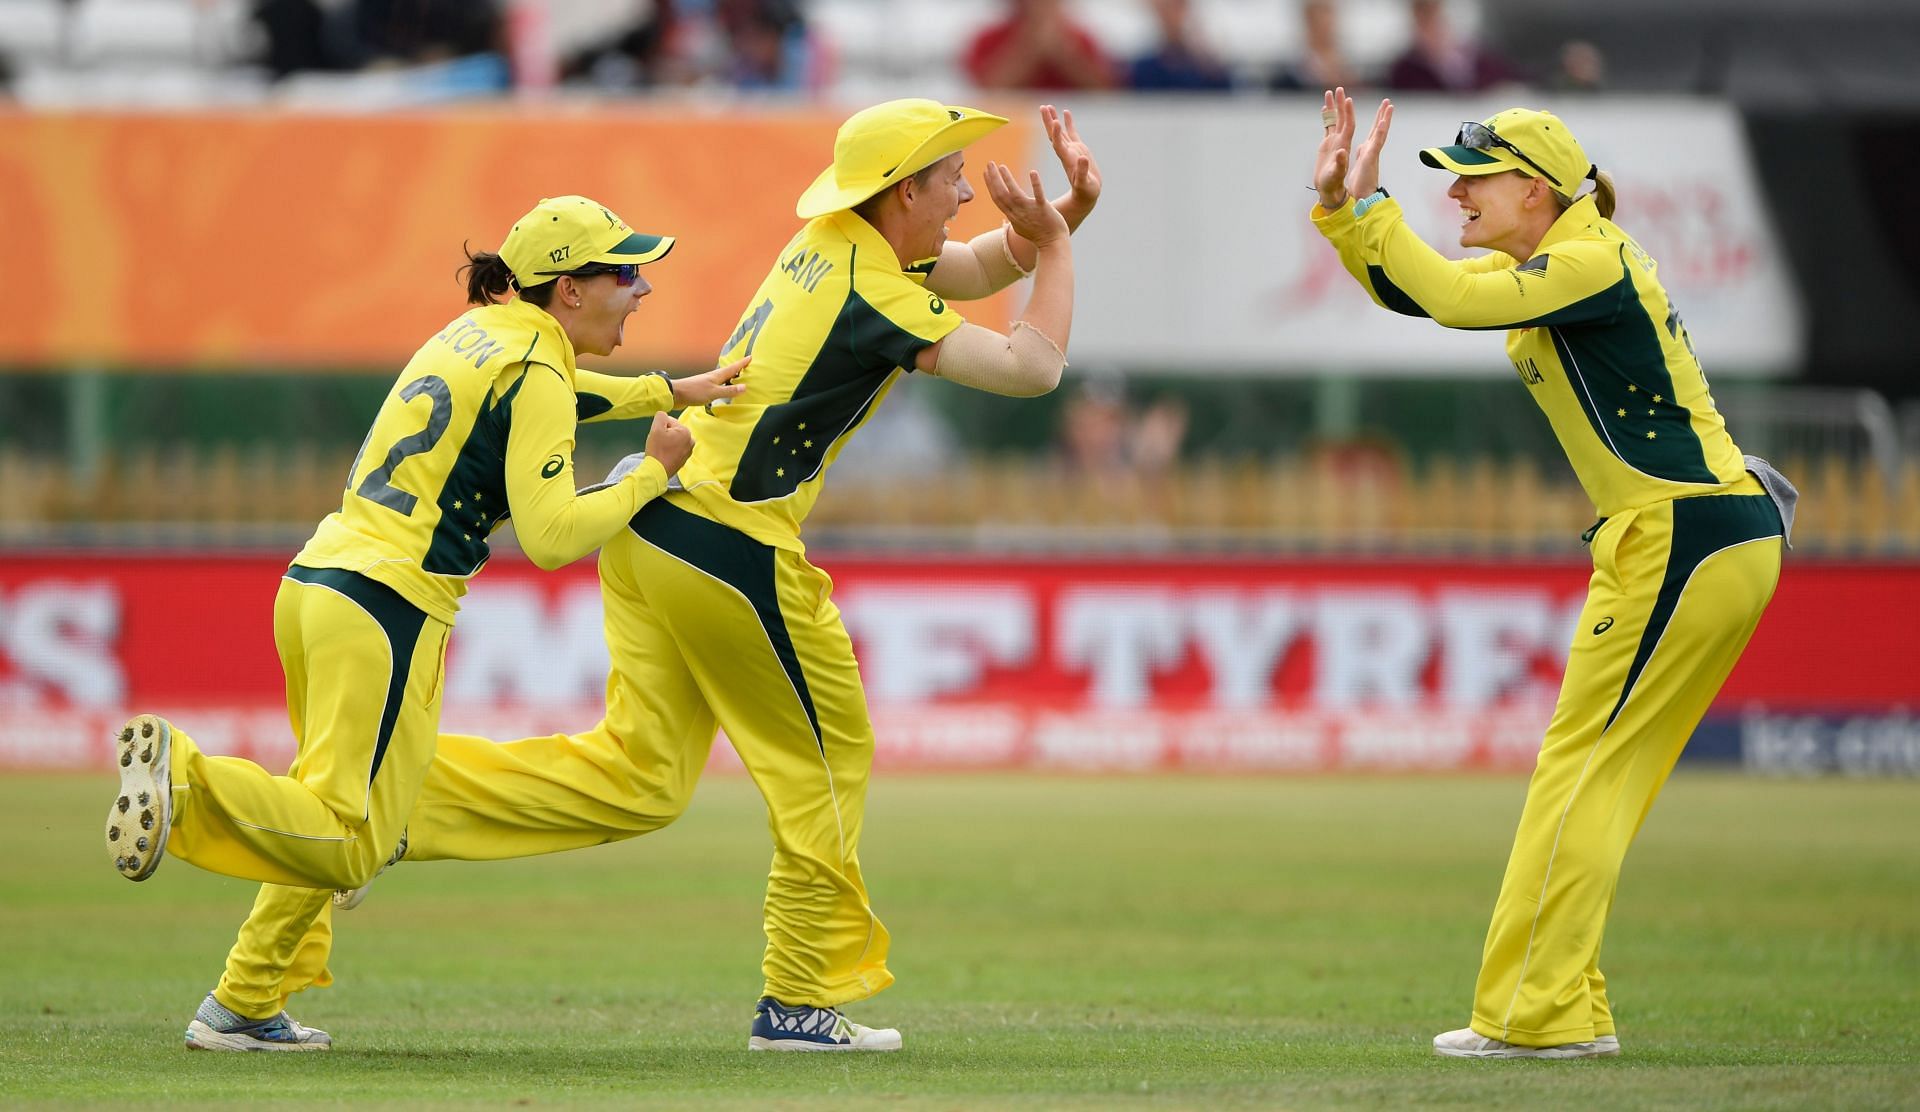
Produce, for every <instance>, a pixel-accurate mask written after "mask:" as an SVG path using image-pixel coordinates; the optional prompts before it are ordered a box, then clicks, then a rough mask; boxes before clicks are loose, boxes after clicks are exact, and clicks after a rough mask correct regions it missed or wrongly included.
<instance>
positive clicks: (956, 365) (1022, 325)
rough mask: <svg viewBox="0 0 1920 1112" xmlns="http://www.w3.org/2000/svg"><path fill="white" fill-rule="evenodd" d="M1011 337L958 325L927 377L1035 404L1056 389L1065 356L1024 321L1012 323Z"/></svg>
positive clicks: (970, 325) (943, 342) (985, 329)
mask: <svg viewBox="0 0 1920 1112" xmlns="http://www.w3.org/2000/svg"><path fill="white" fill-rule="evenodd" d="M1011 332H1012V335H1010V336H1002V335H1001V334H1000V333H998V332H995V331H994V330H993V329H991V328H982V327H980V326H979V325H977V324H963V325H961V326H960V327H959V328H957V329H955V330H954V331H953V332H951V333H949V334H948V336H947V338H946V339H944V340H942V341H940V356H939V358H938V359H937V360H936V361H935V362H934V365H933V373H934V374H935V375H938V376H939V377H941V378H944V379H949V380H951V381H954V382H957V383H959V384H960V385H962V386H971V387H973V388H974V389H975V390H985V391H986V392H987V393H989V394H1002V395H1005V396H1007V397H1010V398H1037V397H1039V396H1040V395H1042V394H1045V393H1048V392H1049V391H1051V390H1052V389H1053V388H1054V387H1056V386H1058V385H1060V373H1061V372H1062V371H1064V370H1065V369H1066V366H1067V356H1066V353H1065V352H1062V351H1061V350H1060V346H1059V345H1058V344H1055V343H1054V342H1053V341H1052V340H1049V339H1048V338H1047V337H1046V336H1045V335H1044V334H1042V333H1041V331H1040V330H1039V329H1037V328H1035V327H1033V326H1032V325H1030V324H1028V323H1027V322H1026V321H1015V322H1014V323H1013V328H1012V329H1011Z"/></svg>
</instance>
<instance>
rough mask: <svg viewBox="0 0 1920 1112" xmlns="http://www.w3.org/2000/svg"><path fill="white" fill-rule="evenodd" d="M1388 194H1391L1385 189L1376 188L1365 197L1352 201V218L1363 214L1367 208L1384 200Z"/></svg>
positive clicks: (1357, 217)
mask: <svg viewBox="0 0 1920 1112" xmlns="http://www.w3.org/2000/svg"><path fill="white" fill-rule="evenodd" d="M1389 196H1391V194H1389V193H1388V192H1387V191H1386V190H1385V189H1376V190H1374V191H1373V192H1371V193H1369V194H1367V195H1366V196H1365V197H1362V198H1360V199H1359V200H1357V201H1355V202H1354V203H1353V218H1354V219H1355V220H1358V219H1360V218H1361V217H1362V216H1365V215H1366V214H1367V210H1368V209H1370V208H1372V207H1373V206H1375V205H1377V204H1379V203H1380V202H1382V201H1384V200H1386V199H1387V198H1388V197H1389Z"/></svg>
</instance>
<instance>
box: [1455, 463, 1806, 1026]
mask: <svg viewBox="0 0 1920 1112" xmlns="http://www.w3.org/2000/svg"><path fill="white" fill-rule="evenodd" d="M1734 489H1735V490H1736V491H1737V492H1739V493H1734V494H1725V495H1709V496H1705V497H1698V498H1683V499H1678V500H1675V501H1671V502H1659V503H1655V504H1654V505H1651V506H1645V507H1641V508H1639V509H1635V510H1629V511H1627V512H1626V513H1622V514H1618V515H1615V516H1613V517H1611V518H1608V519H1607V520H1606V521H1605V522H1604V523H1603V524H1602V525H1601V527H1600V529H1599V531H1598V532H1597V533H1596V534H1595V535H1594V538H1593V578H1592V580H1591V581H1590V583H1589V585H1588V588H1587V602H1586V605H1585V607H1584V608H1583V609H1582V610H1581V612H1580V623H1579V625H1578V626H1577V627H1576V629H1575V632H1574V640H1573V650H1572V653H1571V654H1570V656H1569V657H1568V661H1567V671H1566V677H1565V679H1564V680H1563V682H1562V683H1561V687H1560V699H1559V703H1558V704H1557V705H1556V706H1555V708H1554V713H1553V719H1552V722H1551V723H1550V724H1549V725H1548V727H1547V734H1546V739H1545V742H1544V743H1543V744H1542V746H1541V749H1540V757H1539V762H1538V763H1537V764H1536V765H1535V767H1534V773H1533V778H1532V780H1531V782H1530V783H1529V784H1528V786H1527V800H1526V805H1525V807H1524V808H1523V810H1522V812H1521V816H1520V828H1519V831H1518V833H1517V834H1516V835H1515V837H1514V843H1513V853H1512V856H1511V857H1510V858H1509V859H1508V862H1507V871H1506V877H1505V879H1504V880H1503V881H1502V882H1501V885H1500V896H1499V899H1498V901H1497V902H1496V903H1495V905H1494V911H1493V923H1492V925H1491V926H1490V927H1489V928H1488V930H1487V942H1486V949H1485V952H1484V954H1483V956H1482V958H1481V965H1480V976H1479V979H1478V981H1477V983H1476V985H1475V988H1474V1005H1473V1022H1472V1026H1473V1029H1474V1030H1475V1031H1477V1032H1479V1033H1480V1034H1482V1035H1485V1036H1487V1037H1488V1038H1494V1039H1502V1040H1504V1041H1507V1042H1511V1043H1517V1044H1520V1045H1523V1046H1557V1045H1559V1044H1561V1043H1568V1042H1585V1041H1587V1040H1590V1039H1592V1038H1594V1037H1596V1036H1598V1035H1610V1034H1613V1033H1614V1024H1613V1012H1612V1009H1611V1008H1610V1007H1609V1006H1608V1003H1607V991H1606V978H1605V977H1603V976H1602V975H1601V973H1600V966H1599V957H1600V942H1601V936H1602V934H1603V933H1604V932H1605V929H1606V921H1607V913H1608V912H1609V911H1610V910H1611V908H1612V906H1613V894H1614V889H1615V887H1616V885H1617V884H1618V881H1619V878H1620V865H1621V862H1622V861H1623V860H1624V859H1625V857H1626V854H1627V847H1628V846H1629V845H1630V844H1632V842H1633V838H1634V835H1636V834H1637V833H1639V831H1640V825H1641V823H1642V822H1644V821H1645V820H1646V817H1647V812H1648V811H1649V810H1650V809H1651V808H1652V807H1653V801H1654V798H1655V797H1656V796H1658V795H1659V793H1660V788H1661V786H1662V785H1664V784H1665V783H1666V780H1667V775H1668V774H1669V773H1670V772H1672V770H1673V766H1674V762H1675V761H1677V760H1678V759H1679V757H1680V751H1681V749H1682V748H1684V747H1685V745H1686V743H1687V739H1688V738H1689V737H1690V736H1692V734H1693V730H1694V727H1695V726H1697V725H1699V723H1700V719H1701V717H1702V716H1703V715H1705V714H1706V711H1707V707H1708V705H1709V704H1711V703H1712V702H1713V698H1714V695H1715V694H1717V693H1718V692H1719V690H1720V685H1721V684H1722V683H1723V682H1725V680H1726V678H1727V674H1728V673H1729V672H1731V671H1732V670H1733V666H1734V663H1735V662H1736V661H1738V660H1739V659H1740V653H1741V650H1743V649H1744V648H1746V644H1747V640H1748V638H1750V637H1751V636H1752V635H1753V631H1754V628H1755V626H1757V625H1758V624H1759V622H1760V614H1761V612H1762V611H1763V610H1765V609H1766V605H1767V602H1768V600H1769V599H1771V598H1772V597H1773V589H1774V585H1775V583H1776V582H1778V580H1779V577H1780V552H1781V546H1782V538H1781V526H1780V516H1779V513H1778V511H1777V510H1776V509H1775V508H1774V504H1773V502H1772V500H1771V499H1769V498H1768V497H1767V496H1766V495H1765V494H1764V493H1762V492H1761V487H1760V485H1759V483H1758V482H1757V481H1755V480H1754V479H1752V478H1751V477H1750V476H1749V477H1748V478H1747V479H1746V480H1745V481H1744V482H1743V483H1741V484H1739V485H1738V486H1736V487H1735V488H1734Z"/></svg>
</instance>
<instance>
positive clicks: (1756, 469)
mask: <svg viewBox="0 0 1920 1112" xmlns="http://www.w3.org/2000/svg"><path fill="white" fill-rule="evenodd" d="M1746 462H1747V470H1748V471H1749V472H1751V473H1752V475H1753V477H1754V478H1756V479H1758V480H1760V485H1761V486H1763V487H1765V488H1767V497H1769V498H1771V499H1773V505H1774V508H1775V509H1777V510H1779V511H1780V535H1781V539H1782V540H1784V541H1785V542H1786V544H1787V547H1788V548H1792V547H1793V507H1794V506H1795V505H1796V504H1797V503H1798V502H1799V501H1800V491H1799V490H1798V489H1797V488H1795V487H1794V485H1793V484H1792V483H1791V482H1788V481H1787V477H1786V476H1785V475H1782V474H1781V473H1780V472H1779V470H1778V469H1777V468H1775V467H1774V466H1773V464H1771V463H1768V462H1767V461H1766V460H1763V459H1761V458H1760V457H1759V456H1747V457H1746Z"/></svg>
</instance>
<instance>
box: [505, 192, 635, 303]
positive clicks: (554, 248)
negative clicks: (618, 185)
mask: <svg viewBox="0 0 1920 1112" xmlns="http://www.w3.org/2000/svg"><path fill="white" fill-rule="evenodd" d="M671 250H673V237H672V236H650V235H645V234H643V233H640V232H636V231H634V230H633V229H632V228H629V227H627V222H626V221H624V220H622V219H620V218H619V217H618V216H615V215H614V214H613V210H612V209H609V208H607V207H606V206H605V205H603V204H601V203H600V202H598V201H595V200H591V199H589V198H586V197H579V196H566V197H546V198H542V199H541V201H540V203H539V204H537V205H535V206H533V211H532V212H529V213H527V214H526V215H525V216H522V217H521V218H520V219H519V220H516V221H514V224H513V230H512V231H510V232H508V233H507V239H506V242H505V243H502V244H501V245H500V257H501V258H502V259H503V260H505V261H506V264H507V269H509V270H511V271H513V280H514V282H516V283H517V284H518V285H519V286H520V288H521V289H526V288H527V287H528V286H537V285H539V284H540V283H542V282H551V281H553V280H554V279H555V278H557V277H559V276H560V275H562V274H566V273H569V272H571V271H575V270H578V269H580V268H581V267H583V266H586V265H587V264H588V263H610V264H616V265H617V264H620V263H633V264H635V265H638V264H640V263H650V262H653V261H654V260H656V259H660V258H664V257H666V254H667V252H669V251H671Z"/></svg>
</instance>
